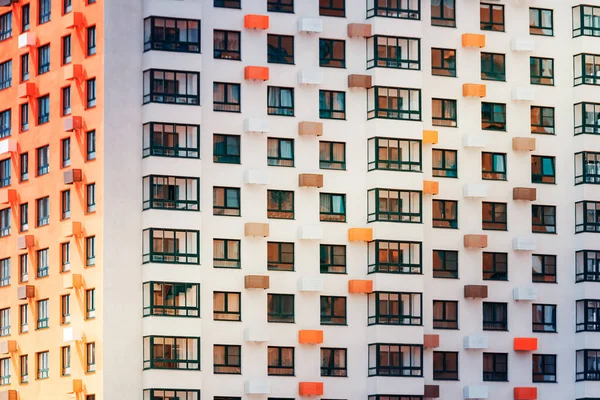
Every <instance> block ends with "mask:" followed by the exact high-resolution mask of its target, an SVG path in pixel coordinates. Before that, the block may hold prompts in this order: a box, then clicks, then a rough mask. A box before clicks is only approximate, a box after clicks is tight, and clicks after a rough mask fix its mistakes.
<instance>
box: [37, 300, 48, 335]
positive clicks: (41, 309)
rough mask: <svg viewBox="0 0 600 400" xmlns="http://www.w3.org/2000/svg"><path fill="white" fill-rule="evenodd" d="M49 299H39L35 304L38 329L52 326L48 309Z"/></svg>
mask: <svg viewBox="0 0 600 400" xmlns="http://www.w3.org/2000/svg"><path fill="white" fill-rule="evenodd" d="M48 301H49V300H48V299H43V300H38V301H37V302H36V304H35V310H36V315H37V318H36V321H37V323H36V329H37V330H40V329H48V328H49V327H50V316H49V311H48Z"/></svg>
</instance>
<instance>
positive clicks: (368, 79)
mask: <svg viewBox="0 0 600 400" xmlns="http://www.w3.org/2000/svg"><path fill="white" fill-rule="evenodd" d="M348 87H349V88H361V89H370V88H372V87H373V77H372V76H371V75H359V74H351V75H348Z"/></svg>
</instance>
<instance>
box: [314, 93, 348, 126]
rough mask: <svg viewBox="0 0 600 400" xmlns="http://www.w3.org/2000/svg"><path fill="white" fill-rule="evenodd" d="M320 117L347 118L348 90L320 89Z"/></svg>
mask: <svg viewBox="0 0 600 400" xmlns="http://www.w3.org/2000/svg"><path fill="white" fill-rule="evenodd" d="M319 118H323V119H346V92H334V91H331V90H319Z"/></svg>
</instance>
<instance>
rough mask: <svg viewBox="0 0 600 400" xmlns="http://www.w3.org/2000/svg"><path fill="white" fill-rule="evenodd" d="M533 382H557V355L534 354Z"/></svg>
mask: <svg viewBox="0 0 600 400" xmlns="http://www.w3.org/2000/svg"><path fill="white" fill-rule="evenodd" d="M531 358H532V364H533V366H532V367H533V371H532V372H533V382H556V355H554V354H533V355H532V356H531Z"/></svg>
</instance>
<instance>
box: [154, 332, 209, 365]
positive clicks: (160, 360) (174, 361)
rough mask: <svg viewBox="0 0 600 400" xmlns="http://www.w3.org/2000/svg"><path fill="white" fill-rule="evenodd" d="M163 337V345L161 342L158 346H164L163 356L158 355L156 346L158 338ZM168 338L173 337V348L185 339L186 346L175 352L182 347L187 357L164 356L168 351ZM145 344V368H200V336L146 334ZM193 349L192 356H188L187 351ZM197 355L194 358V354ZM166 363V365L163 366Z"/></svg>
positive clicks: (175, 352)
mask: <svg viewBox="0 0 600 400" xmlns="http://www.w3.org/2000/svg"><path fill="white" fill-rule="evenodd" d="M157 339H162V340H163V343H162V345H161V344H160V343H159V344H158V346H162V349H163V352H162V353H163V357H157V349H156V348H155V346H156V345H157V344H156V340H157ZM167 339H171V340H172V341H173V345H172V346H173V347H172V349H173V348H175V346H181V345H180V344H177V341H178V340H183V341H185V346H184V347H182V348H180V349H179V351H173V350H172V351H173V353H174V354H178V353H179V352H180V351H181V350H182V349H183V350H185V353H186V354H185V356H186V357H185V358H182V359H178V358H175V357H170V358H167V357H164V356H165V355H166V354H165V353H166V351H164V348H165V346H166V344H165V341H166V340H167ZM143 344H144V347H143V348H144V370H147V369H158V370H195V371H199V370H200V354H201V353H200V338H199V337H191V336H159V335H146V336H144V338H143ZM193 348H195V351H193ZM190 351H192V354H191V355H190V358H188V357H187V353H188V352H190ZM194 352H195V355H196V359H194V358H192V357H193V355H194ZM163 364H165V366H163ZM166 364H171V365H172V367H167V366H166Z"/></svg>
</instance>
